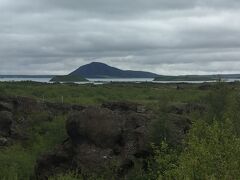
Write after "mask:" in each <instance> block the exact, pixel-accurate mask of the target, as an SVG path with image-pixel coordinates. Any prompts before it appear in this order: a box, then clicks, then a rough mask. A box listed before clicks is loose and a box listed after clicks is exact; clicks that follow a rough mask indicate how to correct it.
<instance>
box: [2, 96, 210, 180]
mask: <svg viewBox="0 0 240 180" xmlns="http://www.w3.org/2000/svg"><path fill="white" fill-rule="evenodd" d="M204 110H205V107H204V106H202V105H200V104H189V103H172V104H169V105H168V107H167V117H166V118H167V121H166V127H167V128H168V134H169V136H168V137H169V139H168V140H169V142H170V143H171V144H173V145H178V144H181V142H182V139H183V138H184V136H185V134H186V133H187V131H188V130H189V129H190V126H191V120H190V119H189V118H188V117H187V116H186V114H189V113H191V112H192V111H199V112H203V111H204ZM37 112H46V113H45V116H41V117H40V121H51V120H52V118H53V117H54V116H55V115H57V114H65V115H67V119H66V131H67V135H68V137H67V139H65V140H64V139H63V140H62V144H58V145H56V147H55V149H53V150H52V151H50V152H48V153H44V154H42V155H41V156H40V157H39V158H38V159H37V162H36V165H35V177H36V178H37V179H48V177H50V176H53V175H56V174H59V173H64V172H68V171H78V172H80V173H87V172H91V173H95V174H99V173H102V172H106V171H108V170H109V169H111V171H112V172H114V176H115V178H119V179H121V178H124V177H126V176H127V174H128V172H129V171H131V169H132V168H133V167H134V166H135V163H136V162H139V160H143V161H141V163H142V166H144V165H145V164H144V159H145V158H146V157H148V156H150V155H151V153H152V152H151V148H150V143H149V139H148V138H149V134H150V129H149V125H150V123H151V121H152V120H153V119H155V118H156V117H155V115H154V114H153V112H151V111H150V110H148V109H147V108H146V107H144V106H143V105H140V104H137V103H128V102H108V103H103V104H102V105H101V106H88V107H87V106H80V105H69V104H59V103H49V102H42V101H37V100H34V99H31V98H25V97H0V148H1V147H5V146H11V145H12V144H14V143H16V142H22V141H24V140H25V139H27V138H28V133H27V132H26V131H25V129H26V127H28V126H31V123H32V122H31V118H29V117H30V115H31V114H33V113H37Z"/></svg>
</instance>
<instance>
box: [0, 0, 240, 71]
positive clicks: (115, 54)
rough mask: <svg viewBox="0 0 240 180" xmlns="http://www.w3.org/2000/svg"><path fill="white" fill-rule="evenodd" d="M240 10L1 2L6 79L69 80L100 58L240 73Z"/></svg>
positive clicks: (203, 5) (52, 0)
mask: <svg viewBox="0 0 240 180" xmlns="http://www.w3.org/2000/svg"><path fill="white" fill-rule="evenodd" d="M239 10H240V1H236V0H228V1H227V0H211V1H209V0H208V1H207V0H201V1H200V0H191V1H190V0H174V1H163V0H148V1H146V0H133V1H126V0H121V1H120V0H102V1H99V0H69V1H66V0H36V1H30V0H21V1H15V0H0V42H1V43H0V62H1V66H0V74H39V73H40V74H62V73H67V72H69V71H71V70H73V69H75V68H77V67H78V66H80V65H83V64H85V63H89V62H90V61H93V60H94V61H102V62H106V63H109V64H110V65H114V66H118V67H119V68H124V69H136V70H137V69H140V70H149V71H154V72H156V73H161V74H187V73H193V74H195V73H208V74H209V73H218V72H220V71H221V72H232V73H236V72H239V73H240V70H238V69H237V67H238V65H239V62H240V60H239V58H240V53H239V52H240V51H239V50H240V41H239V39H240V21H239V18H240V11H239ZM230 62H231V63H230Z"/></svg>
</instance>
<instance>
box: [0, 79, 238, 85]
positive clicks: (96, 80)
mask: <svg viewBox="0 0 240 180" xmlns="http://www.w3.org/2000/svg"><path fill="white" fill-rule="evenodd" d="M50 79H51V78H0V81H2V82H19V81H35V82H44V83H47V82H49V81H50ZM88 80H89V82H82V83H81V82H80V83H79V84H86V83H94V84H104V83H110V82H135V83H140V82H154V83H180V82H185V83H203V82H204V81H153V78H106V79H101V78H94V79H92V78H91V79H88ZM239 80H240V79H225V81H227V82H234V81H239Z"/></svg>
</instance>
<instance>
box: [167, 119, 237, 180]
mask: <svg viewBox="0 0 240 180" xmlns="http://www.w3.org/2000/svg"><path fill="white" fill-rule="evenodd" d="M232 129H233V127H232V124H231V122H230V121H229V120H227V121H225V122H224V123H219V122H216V121H214V122H213V123H212V124H211V125H208V124H207V123H206V122H204V121H199V122H196V123H195V124H194V126H193V128H192V130H191V131H190V133H189V136H188V139H187V146H186V149H185V150H184V152H183V153H182V154H181V155H180V157H179V166H178V167H177V168H176V169H174V170H172V172H171V173H172V174H173V175H174V176H175V177H179V178H180V179H238V178H239V177H240V171H239V169H240V156H239V154H240V138H238V137H236V136H235V135H234V134H233V131H232Z"/></svg>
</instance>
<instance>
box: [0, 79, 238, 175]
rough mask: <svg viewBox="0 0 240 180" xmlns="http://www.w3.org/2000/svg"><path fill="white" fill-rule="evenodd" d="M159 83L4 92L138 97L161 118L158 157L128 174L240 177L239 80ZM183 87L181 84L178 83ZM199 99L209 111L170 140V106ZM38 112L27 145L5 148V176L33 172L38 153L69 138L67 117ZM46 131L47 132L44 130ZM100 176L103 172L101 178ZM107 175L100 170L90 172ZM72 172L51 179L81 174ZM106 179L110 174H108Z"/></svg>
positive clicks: (69, 99) (78, 98) (28, 86)
mask: <svg viewBox="0 0 240 180" xmlns="http://www.w3.org/2000/svg"><path fill="white" fill-rule="evenodd" d="M180 86H181V88H180V89H179V88H176V87H177V85H174V84H171V85H156V84H109V85H100V86H94V85H75V84H41V83H31V82H21V83H0V93H1V95H11V96H27V97H32V98H36V99H38V100H39V101H51V102H62V101H64V102H65V103H74V104H96V105H97V104H100V103H102V102H105V101H125V100H126V101H133V102H139V103H143V104H145V105H146V106H148V107H149V108H151V109H152V110H153V111H154V112H155V113H156V114H158V117H159V118H158V119H157V120H155V121H154V122H153V123H154V124H153V126H152V146H153V149H154V157H152V158H149V159H148V166H147V168H145V169H142V168H141V167H139V168H138V167H135V168H136V169H135V170H133V171H132V173H131V175H129V177H128V179H238V178H239V177H240V171H239V170H240V156H239V154H240V119H239V118H240V116H239V115H240V114H239V113H240V111H239V109H240V96H239V93H238V91H239V88H240V86H239V84H238V83H235V84H233V85H232V84H226V83H220V84H213V85H212V86H211V88H209V89H207V90H201V89H199V87H198V85H185V84H182V85H180ZM178 87H179V85H178ZM172 102H175V103H176V102H177V103H179V102H184V103H186V102H188V103H189V102H190V103H191V102H194V103H201V104H205V105H206V107H207V108H206V109H207V110H206V112H205V113H204V114H200V113H195V112H194V113H191V114H189V115H188V116H190V118H191V120H192V127H191V129H190V131H189V132H188V135H187V137H186V138H185V140H184V142H183V143H182V145H181V146H177V147H176V146H172V145H171V144H170V143H169V141H168V133H166V132H167V130H168V129H166V128H167V127H166V126H165V125H166V119H165V116H164V114H165V113H166V111H167V108H166V105H167V104H169V103H172ZM41 116H42V115H40V114H37V115H36V116H33V117H32V119H33V122H34V123H33V124H32V126H31V128H30V129H29V130H28V131H29V132H30V133H31V136H30V137H31V138H30V139H28V140H27V141H26V142H25V143H24V144H22V143H21V144H15V145H13V146H10V147H7V148H0V179H29V178H30V177H33V170H34V164H35V161H36V158H37V157H38V155H39V154H41V153H44V152H46V151H49V150H51V149H52V148H53V147H54V146H55V145H56V144H59V143H60V142H61V141H62V140H63V139H64V138H65V137H66V132H65V128H64V126H65V117H63V116H57V117H54V119H53V121H50V122H45V121H44V122H41V121H39V117H41ZM42 132H46V133H42ZM96 176H97V177H96ZM89 177H92V179H101V177H99V175H90V176H89ZM81 178H84V175H78V174H77V173H76V172H69V173H68V174H62V175H59V176H56V177H52V178H51V179H81ZM103 179H104V177H103Z"/></svg>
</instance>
